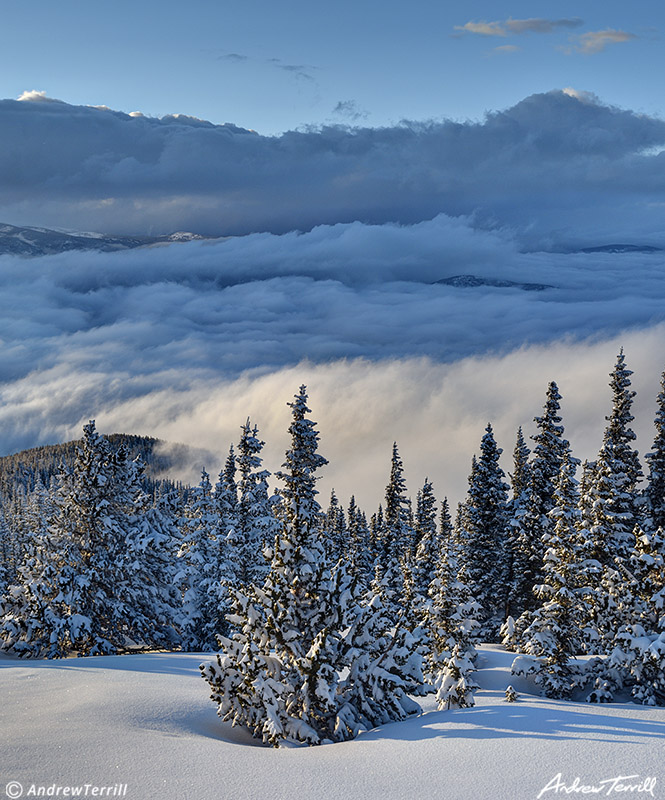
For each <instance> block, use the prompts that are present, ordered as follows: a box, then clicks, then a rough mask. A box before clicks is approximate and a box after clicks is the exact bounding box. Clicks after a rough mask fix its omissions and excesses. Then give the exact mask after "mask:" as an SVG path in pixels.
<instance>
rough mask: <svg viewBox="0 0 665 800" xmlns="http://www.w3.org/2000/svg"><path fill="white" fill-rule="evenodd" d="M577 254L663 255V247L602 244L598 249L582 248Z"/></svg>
mask: <svg viewBox="0 0 665 800" xmlns="http://www.w3.org/2000/svg"><path fill="white" fill-rule="evenodd" d="M575 252H576V253H662V252H663V248H662V247H654V246H653V245H650V244H602V245H599V246H598V247H582V248H580V249H579V250H576V251H575Z"/></svg>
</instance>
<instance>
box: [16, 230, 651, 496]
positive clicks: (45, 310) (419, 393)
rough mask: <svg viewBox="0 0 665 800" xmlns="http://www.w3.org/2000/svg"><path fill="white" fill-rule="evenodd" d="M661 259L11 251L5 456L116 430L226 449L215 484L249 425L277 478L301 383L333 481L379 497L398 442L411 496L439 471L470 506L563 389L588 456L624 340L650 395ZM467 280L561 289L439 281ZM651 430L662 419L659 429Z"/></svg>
mask: <svg viewBox="0 0 665 800" xmlns="http://www.w3.org/2000/svg"><path fill="white" fill-rule="evenodd" d="M663 260H664V255H663V253H661V252H654V253H639V252H631V253H623V254H610V253H602V252H601V253H569V254H565V253H525V252H522V251H521V250H520V248H519V246H518V242H517V241H516V240H515V239H514V238H512V237H511V236H510V235H508V234H507V233H505V232H501V233H497V232H487V231H482V230H477V229H475V228H474V227H473V224H472V220H466V219H460V218H457V219H453V218H450V217H446V216H442V215H440V216H439V217H437V218H436V219H434V220H432V221H429V222H422V223H418V224H416V225H410V226H400V225H391V224H386V225H376V226H371V225H364V224H361V223H352V224H338V225H334V226H319V227H317V228H315V229H313V230H312V231H310V232H308V233H304V234H297V233H289V234H285V235H281V236H278V235H274V234H266V233H264V234H253V235H249V236H246V237H239V238H231V239H228V240H223V241H215V242H190V243H185V244H181V245H179V246H177V247H154V248H147V249H142V250H132V251H125V252H120V253H80V252H77V253H67V254H59V255H55V256H48V257H43V258H36V259H30V260H25V259H20V258H15V257H9V256H5V257H3V258H0V296H1V297H2V315H0V338H1V339H2V341H3V347H2V349H1V350H0V431H1V433H0V449H1V450H2V451H3V452H11V451H13V450H17V449H20V448H22V447H26V446H32V445H35V444H38V443H45V442H50V441H58V440H63V439H68V438H72V437H76V436H77V435H78V434H79V432H80V428H81V425H82V424H83V423H84V422H85V421H87V419H89V418H91V417H96V418H97V420H98V423H99V425H100V428H101V429H102V430H105V431H108V432H111V431H113V430H122V431H126V432H133V433H142V434H148V435H155V436H159V437H164V438H167V439H170V440H176V441H184V442H186V443H189V444H194V445H197V446H203V447H208V448H212V450H213V453H212V455H211V458H210V461H209V462H208V464H207V466H208V468H209V469H211V470H213V471H214V470H216V469H217V468H218V467H219V466H221V460H222V458H223V455H224V452H225V451H226V449H227V447H228V444H229V443H230V442H231V441H234V440H236V439H237V434H238V426H239V425H240V424H241V423H242V422H243V421H244V420H245V418H246V416H247V415H248V414H249V415H251V416H252V418H254V419H255V421H256V422H257V424H259V426H260V428H261V431H262V435H263V436H264V438H266V440H267V441H268V443H269V451H268V452H269V459H270V463H269V466H270V468H271V469H275V468H277V467H278V466H279V464H280V463H281V462H280V458H281V453H282V452H283V449H284V446H285V439H284V437H285V431H286V428H287V426H288V409H287V408H286V405H285V403H286V402H287V400H289V399H290V398H291V396H292V395H293V393H294V392H295V391H296V389H297V387H298V386H299V385H300V383H303V382H304V383H307V384H308V385H309V387H310V391H311V397H312V407H313V409H314V416H315V418H316V419H319V420H320V421H321V430H322V434H323V433H324V432H325V435H326V437H327V441H326V442H325V445H322V446H323V449H324V450H325V454H326V455H327V456H328V457H329V458H330V460H331V462H333V463H332V464H331V467H330V469H329V470H327V475H328V477H327V478H326V483H324V486H330V485H331V484H332V485H335V487H336V488H337V489H338V491H339V492H340V494H341V496H343V497H345V496H346V493H348V492H350V491H357V492H358V493H359V494H360V495H361V496H362V497H363V501H364V502H365V503H369V499H371V496H374V500H375V502H378V499H379V496H377V494H376V493H377V492H378V494H379V495H380V493H381V491H382V489H383V487H384V486H385V481H386V474H385V473H386V470H387V459H388V458H389V453H390V445H391V443H392V441H393V439H397V440H398V442H399V444H400V447H401V448H402V449H403V450H404V453H403V455H404V457H405V461H406V462H407V464H410V465H411V466H410V468H409V469H410V472H409V476H410V482H411V484H410V485H411V488H412V491H413V492H414V494H415V491H416V490H417V488H418V486H419V485H420V484H421V483H422V480H423V478H424V477H425V475H429V477H430V478H432V479H433V480H434V479H435V478H436V480H437V483H438V491H439V492H440V493H444V492H445V493H446V494H449V495H450V496H451V497H456V498H459V496H460V494H459V493H460V492H462V491H463V488H464V485H463V484H464V481H465V479H466V474H467V472H468V463H469V462H470V458H471V454H472V453H473V451H474V449H475V448H476V447H477V445H478V442H479V440H480V436H481V434H482V430H483V428H484V425H485V424H486V422H487V421H488V420H490V419H491V420H492V421H493V423H494V424H495V426H496V428H497V433H498V434H499V435H500V437H501V444H502V446H503V447H504V448H505V449H506V451H507V454H508V455H509V454H510V452H511V451H512V446H513V437H514V430H515V429H516V427H517V425H518V424H524V425H525V426H527V427H528V425H529V422H530V420H531V419H532V417H533V416H534V415H535V414H537V413H539V412H540V409H541V406H542V402H543V397H544V391H545V388H546V385H547V382H548V381H549V380H552V379H555V380H558V381H559V382H560V383H561V388H562V392H563V393H564V395H572V396H574V395H577V397H578V398H579V399H578V400H577V401H576V408H577V410H576V411H575V416H574V419H575V420H576V423H575V425H576V430H577V434H576V435H577V436H578V438H579V439H580V441H582V442H583V444H584V446H585V447H587V450H586V451H585V453H584V454H585V455H588V456H590V457H592V456H593V455H594V453H595V450H597V448H598V445H599V441H600V440H599V437H600V434H601V432H602V426H603V422H604V420H603V415H604V413H606V411H604V410H603V409H604V405H603V403H604V402H605V399H606V397H607V389H606V384H607V373H608V372H609V371H610V369H611V367H612V364H613V360H614V356H615V354H616V351H617V350H618V348H619V346H621V344H623V345H624V346H625V347H626V349H627V353H628V358H629V364H630V365H631V366H632V367H633V368H634V369H635V370H636V372H638V371H639V372H642V371H643V367H642V366H638V365H637V363H636V361H641V362H643V363H644V364H646V365H647V367H648V369H647V367H644V371H643V374H641V375H640V379H641V380H644V381H650V382H651V383H652V384H653V387H652V389H653V390H649V392H647V397H648V398H649V399H651V398H652V397H655V386H656V384H657V381H658V377H659V374H660V372H661V371H662V368H663V366H664V365H663V364H661V363H660V362H661V361H662V360H663V355H662V353H663V346H662V345H663V339H664V334H665V302H664V301H665V288H664V287H663V281H662V274H663ZM467 274H474V275H476V276H478V277H479V278H481V279H485V280H492V279H494V280H496V279H500V280H502V281H513V282H514V283H516V284H522V283H536V284H542V285H547V286H549V287H551V288H547V289H543V290H542V291H524V290H522V289H520V288H519V286H510V285H508V286H496V285H482V284H481V285H480V286H475V287H465V286H453V285H448V284H442V283H439V281H441V280H442V279H446V278H450V277H454V276H458V275H467ZM594 375H595V376H596V377H593V378H592V376H594ZM599 408H600V409H601V410H599ZM652 419H653V410H650V411H649V413H648V414H647V415H646V416H645V417H644V420H646V422H645V423H644V424H645V425H647V426H648V425H650V424H651V420H652ZM591 440H593V441H592V444H590V442H591ZM506 469H507V470H508V469H510V464H509V462H508V463H507V464H506ZM363 475H364V476H365V477H363ZM185 477H188V478H192V477H194V476H193V475H187V476H185ZM354 481H357V482H356V483H355V485H354Z"/></svg>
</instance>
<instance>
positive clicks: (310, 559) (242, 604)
mask: <svg viewBox="0 0 665 800" xmlns="http://www.w3.org/2000/svg"><path fill="white" fill-rule="evenodd" d="M289 406H290V408H291V411H292V421H291V425H290V427H289V433H290V435H291V447H290V449H289V450H287V453H286V461H285V462H284V465H283V467H284V470H283V471H281V472H278V473H277V474H276V477H277V478H278V479H279V480H281V481H282V482H283V483H284V486H283V488H282V489H280V490H279V495H280V499H281V502H280V505H279V507H278V517H279V521H280V530H279V532H278V534H277V536H276V539H275V543H274V547H273V552H272V562H271V565H270V570H269V572H268V575H267V577H266V580H265V583H264V585H263V587H262V588H261V589H259V588H257V587H250V588H249V590H246V591H242V590H236V591H234V592H233V593H232V598H233V599H232V614H231V615H230V616H229V621H230V622H231V623H232V624H233V625H234V626H236V628H237V629H238V630H237V631H236V632H235V633H234V634H233V636H232V638H230V639H229V638H225V637H223V636H220V637H219V643H220V645H221V650H222V655H221V656H219V657H218V660H217V664H216V665H215V664H214V663H213V664H210V665H202V671H203V675H204V677H205V678H206V680H207V681H208V682H209V683H210V685H211V687H212V688H213V695H212V698H213V700H215V701H216V702H217V703H218V706H219V708H218V713H219V714H220V716H222V718H223V719H228V720H230V721H232V722H233V723H234V724H241V725H244V726H246V727H248V728H249V729H250V730H251V731H252V733H253V734H254V735H255V736H261V738H263V740H264V741H265V742H268V743H270V744H273V745H277V744H279V742H280V741H281V740H283V739H293V740H296V741H305V742H308V743H310V744H317V743H319V742H320V741H321V740H322V739H332V738H334V735H335V727H336V704H335V694H336V689H337V687H336V682H335V676H336V672H335V670H336V667H337V664H336V663H334V659H335V649H336V645H337V644H338V642H337V640H336V634H337V631H336V630H335V627H334V625H333V624H332V623H333V620H331V615H334V614H340V613H342V608H337V609H334V608H333V607H332V606H331V604H330V600H331V597H332V596H333V594H334V582H333V580H332V576H331V573H330V568H329V565H328V563H327V560H326V554H325V549H324V546H323V538H322V535H321V530H322V522H323V515H322V513H321V509H320V506H319V504H318V502H317V500H316V495H317V490H316V480H317V476H316V475H315V473H316V472H317V470H319V469H320V468H321V467H322V466H324V465H325V464H327V461H326V459H325V458H324V457H323V456H321V455H320V454H319V453H318V452H317V449H318V440H319V435H318V432H317V431H316V427H315V423H314V422H313V421H312V420H311V419H309V418H308V417H307V414H308V413H309V411H310V410H309V408H308V407H307V393H306V389H305V386H301V387H300V391H299V393H298V394H297V395H296V396H295V398H294V400H293V402H292V403H289ZM331 660H332V661H333V663H332V664H331V663H330V662H331ZM248 681H251V684H248Z"/></svg>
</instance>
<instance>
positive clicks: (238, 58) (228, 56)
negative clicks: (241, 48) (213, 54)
mask: <svg viewBox="0 0 665 800" xmlns="http://www.w3.org/2000/svg"><path fill="white" fill-rule="evenodd" d="M217 58H218V60H219V61H235V62H236V63H242V62H243V61H248V60H249V56H246V55H244V54H243V53H223V54H222V55H221V56H218V57H217Z"/></svg>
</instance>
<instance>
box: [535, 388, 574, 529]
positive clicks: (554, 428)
mask: <svg viewBox="0 0 665 800" xmlns="http://www.w3.org/2000/svg"><path fill="white" fill-rule="evenodd" d="M560 401H561V395H560V394H559V387H558V386H557V385H556V383H555V382H554V381H550V383H549V385H548V387H547V399H546V401H545V405H544V407H543V414H542V416H540V417H534V422H535V423H536V426H537V428H538V432H537V433H536V434H534V435H533V436H532V437H531V438H532V440H533V441H534V442H535V447H534V448H533V454H532V458H531V463H530V473H531V475H530V477H531V485H532V487H533V490H534V493H535V494H536V495H537V496H538V500H539V504H540V508H539V510H540V513H541V514H542V515H543V516H544V517H545V521H544V523H543V525H544V527H547V518H548V515H549V513H550V511H551V510H552V509H553V508H554V502H555V500H554V493H555V484H556V482H557V479H558V477H559V473H560V471H561V467H562V465H563V462H564V461H565V460H566V459H568V460H569V461H570V463H571V464H572V465H573V466H576V465H577V460H576V459H574V458H572V457H571V455H570V444H569V443H568V441H567V440H566V439H565V438H564V436H563V433H564V428H563V425H561V421H562V420H561V416H560V414H559V411H560V409H561V403H560ZM543 532H545V531H543Z"/></svg>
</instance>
